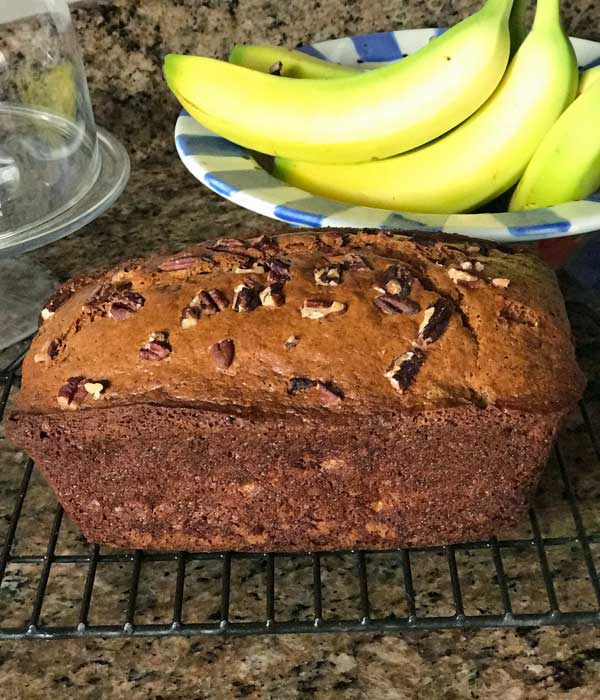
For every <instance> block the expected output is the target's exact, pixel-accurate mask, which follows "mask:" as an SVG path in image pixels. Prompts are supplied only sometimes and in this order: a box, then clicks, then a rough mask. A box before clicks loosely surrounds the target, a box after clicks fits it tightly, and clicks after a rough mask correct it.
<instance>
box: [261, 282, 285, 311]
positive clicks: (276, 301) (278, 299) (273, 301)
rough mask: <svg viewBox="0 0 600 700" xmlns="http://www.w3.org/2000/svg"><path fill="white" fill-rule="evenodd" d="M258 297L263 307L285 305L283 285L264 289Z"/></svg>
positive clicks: (274, 285)
mask: <svg viewBox="0 0 600 700" xmlns="http://www.w3.org/2000/svg"><path fill="white" fill-rule="evenodd" d="M259 296H260V302H261V304H262V305H263V306H283V305H284V304H285V297H284V295H283V284H273V285H271V286H269V287H265V288H264V289H263V290H262V292H261V293H260V295H259Z"/></svg>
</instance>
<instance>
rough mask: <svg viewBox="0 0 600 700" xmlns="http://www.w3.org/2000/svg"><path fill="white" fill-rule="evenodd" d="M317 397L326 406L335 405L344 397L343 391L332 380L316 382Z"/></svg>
mask: <svg viewBox="0 0 600 700" xmlns="http://www.w3.org/2000/svg"><path fill="white" fill-rule="evenodd" d="M317 387H318V388H319V398H320V399H321V401H322V402H323V403H324V404H327V405H328V406H335V405H336V404H338V403H340V401H343V399H344V393H343V392H342V390H341V389H339V388H338V387H337V386H335V384H333V382H321V381H319V382H317Z"/></svg>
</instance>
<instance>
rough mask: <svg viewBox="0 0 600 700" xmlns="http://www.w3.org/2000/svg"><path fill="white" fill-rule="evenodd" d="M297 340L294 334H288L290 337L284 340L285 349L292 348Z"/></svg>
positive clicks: (298, 339)
mask: <svg viewBox="0 0 600 700" xmlns="http://www.w3.org/2000/svg"><path fill="white" fill-rule="evenodd" d="M299 342H300V338H297V337H296V336H295V335H290V337H289V338H288V339H287V340H286V341H285V349H286V350H293V349H294V348H295V347H296V346H297V345H298V343H299Z"/></svg>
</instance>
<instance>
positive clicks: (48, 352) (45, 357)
mask: <svg viewBox="0 0 600 700" xmlns="http://www.w3.org/2000/svg"><path fill="white" fill-rule="evenodd" d="M60 346H61V342H60V340H59V339H58V338H54V339H53V340H49V341H47V342H46V343H44V344H43V346H42V350H41V352H36V354H35V355H34V357H33V361H34V362H36V363H39V362H48V361H49V360H54V359H56V358H57V357H58V352H59V350H60Z"/></svg>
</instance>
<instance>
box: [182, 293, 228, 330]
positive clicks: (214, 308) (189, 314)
mask: <svg viewBox="0 0 600 700" xmlns="http://www.w3.org/2000/svg"><path fill="white" fill-rule="evenodd" d="M228 304H229V302H228V301H227V298H226V297H225V295H224V294H223V293H222V292H220V291H219V290H218V289H201V290H200V291H199V292H198V294H196V296H195V297H194V298H193V299H192V301H191V302H190V304H189V306H186V307H184V308H183V309H182V311H181V327H182V328H192V327H193V326H195V325H196V324H197V323H198V320H199V319H200V316H214V315H215V314H218V313H219V311H223V310H224V309H226V308H227V306H228Z"/></svg>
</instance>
